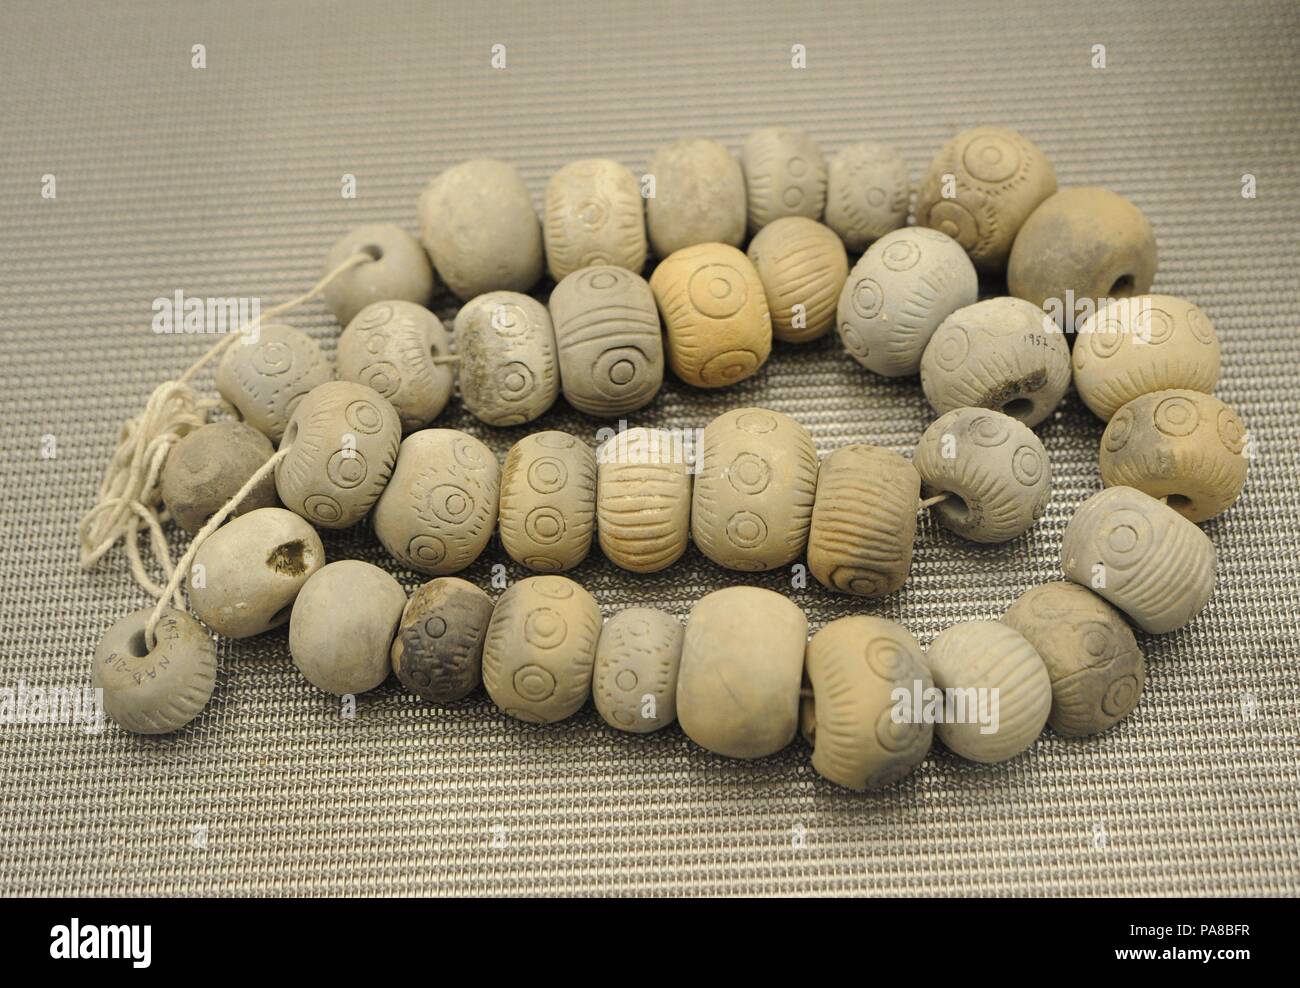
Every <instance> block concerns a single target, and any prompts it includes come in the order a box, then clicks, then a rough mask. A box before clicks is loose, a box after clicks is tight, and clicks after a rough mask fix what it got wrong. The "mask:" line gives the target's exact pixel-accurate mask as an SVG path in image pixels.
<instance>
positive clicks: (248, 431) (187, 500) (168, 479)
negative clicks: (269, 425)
mask: <svg viewBox="0 0 1300 988" xmlns="http://www.w3.org/2000/svg"><path fill="white" fill-rule="evenodd" d="M274 452H275V449H274V447H272V446H271V443H270V440H268V439H267V438H266V436H264V435H262V434H261V433H260V432H258V431H257V430H256V429H254V428H253V427H252V426H251V425H247V424H245V423H243V422H212V423H210V424H208V425H204V426H200V427H199V428H197V429H195V430H194V431H193V432H191V433H189V434H188V435H187V436H185V437H184V438H183V439H181V440H180V441H179V442H178V443H177V444H176V445H175V446H173V447H172V448H171V451H170V452H169V453H168V454H167V459H166V460H164V461H163V468H162V475H161V477H160V478H159V479H160V487H161V489H162V499H163V504H164V505H165V506H166V508H167V513H168V514H169V515H171V519H172V521H174V522H176V524H177V525H179V526H180V527H181V528H183V529H185V531H187V532H189V533H190V534H191V535H193V534H194V533H195V532H197V531H198V530H199V529H200V528H202V527H203V526H204V525H205V524H206V523H207V520H208V519H209V518H211V517H212V516H213V515H214V514H216V513H217V511H219V510H220V509H221V508H223V507H225V504H226V502H227V501H229V500H230V499H231V498H232V497H234V496H235V494H237V493H238V492H239V489H240V488H241V487H243V486H244V484H246V483H247V482H248V478H249V477H251V476H253V474H255V473H256V472H257V469H258V467H260V466H262V465H263V464H264V463H266V461H267V460H269V459H270V458H271V454H272V453H274ZM278 503H279V501H278V500H277V499H276V496H275V478H274V477H270V476H268V477H266V478H264V479H263V480H262V482H261V483H260V484H258V485H257V486H256V487H254V488H253V489H252V490H251V491H249V492H248V493H247V494H246V495H245V496H244V499H243V500H242V501H240V502H239V505H238V506H237V507H236V508H235V514H237V515H240V514H244V513H245V512H248V511H256V510H257V509H258V508H268V507H271V506H273V505H276V504H278Z"/></svg>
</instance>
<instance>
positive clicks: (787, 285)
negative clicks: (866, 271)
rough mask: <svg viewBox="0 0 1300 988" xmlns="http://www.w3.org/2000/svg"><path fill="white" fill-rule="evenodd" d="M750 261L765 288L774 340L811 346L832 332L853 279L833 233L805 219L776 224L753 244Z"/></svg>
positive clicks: (815, 222)
mask: <svg viewBox="0 0 1300 988" xmlns="http://www.w3.org/2000/svg"><path fill="white" fill-rule="evenodd" d="M749 260H750V261H751V262H752V263H753V265H754V268H755V270H756V271H758V277H759V280H760V281H761V282H762V283H763V291H764V293H765V294H766V296H767V307H768V310H769V312H770V313H771V317H772V335H773V336H775V337H776V338H777V339H778V340H785V341H786V342H788V343H807V342H808V341H809V340H815V339H817V337H819V336H822V335H823V334H824V333H825V332H826V331H827V330H828V329H830V328H831V326H832V325H833V324H834V322H835V306H836V305H837V304H838V302H839V299H840V290H841V289H842V288H843V287H844V280H845V279H846V278H847V277H848V276H849V260H848V256H847V255H846V254H845V253H844V244H843V243H841V242H840V238H839V237H838V236H836V235H835V232H834V231H833V230H831V229H830V228H829V227H825V226H822V225H821V224H820V223H818V222H817V221H816V220H810V219H807V218H806V217H803V216H785V217H782V218H781V219H779V220H773V221H772V222H771V223H769V224H767V226H765V227H763V229H762V230H760V231H759V233H758V236H756V237H755V238H754V239H753V240H752V241H751V242H750V244H749Z"/></svg>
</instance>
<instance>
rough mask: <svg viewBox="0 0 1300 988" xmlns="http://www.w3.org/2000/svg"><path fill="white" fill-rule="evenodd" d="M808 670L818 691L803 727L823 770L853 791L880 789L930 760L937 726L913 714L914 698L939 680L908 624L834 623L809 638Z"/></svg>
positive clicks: (806, 704) (807, 700)
mask: <svg viewBox="0 0 1300 988" xmlns="http://www.w3.org/2000/svg"><path fill="white" fill-rule="evenodd" d="M804 671H805V673H806V674H807V676H808V681H809V683H810V685H811V686H812V694H813V695H812V696H805V697H804V699H803V703H802V708H801V710H800V716H799V720H800V728H801V730H802V732H803V736H804V738H805V739H807V741H808V743H809V744H811V745H812V746H813V756H812V764H813V768H815V769H816V770H817V772H818V774H820V775H821V776H823V777H824V778H826V779H829V780H830V781H831V782H834V783H837V784H838V785H841V786H845V787H847V788H849V789H857V790H863V789H876V788H879V787H880V786H887V785H889V784H891V783H893V782H897V781H898V780H899V779H901V778H903V777H904V776H906V775H908V774H909V773H910V772H912V770H913V769H915V768H916V767H917V766H918V765H920V764H921V762H922V761H924V760H925V756H926V753H927V752H929V750H930V743H931V740H932V738H933V737H934V725H933V724H931V723H928V722H926V721H925V720H924V718H916V717H914V716H912V711H913V710H914V709H915V707H916V706H917V704H914V703H913V702H912V700H911V698H912V697H913V695H914V694H916V693H917V692H920V693H922V694H923V693H924V691H925V690H927V689H930V688H931V687H932V686H933V685H934V683H933V680H931V678H930V673H929V670H928V669H927V668H926V666H925V659H924V653H923V652H922V651H921V646H920V645H919V644H917V641H916V639H915V638H913V637H912V633H911V632H910V631H908V630H907V629H906V628H904V627H903V626H902V625H901V624H895V623H894V622H893V621H886V620H884V619H883V618H877V617H866V616H855V617H845V618H840V619H839V620H838V621H832V622H831V623H830V624H828V625H826V626H825V627H824V628H822V629H821V631H819V632H817V634H815V635H813V637H812V641H810V642H809V643H808V654H807V657H806V658H805V660H804ZM900 697H905V699H903V701H902V702H901V703H900Z"/></svg>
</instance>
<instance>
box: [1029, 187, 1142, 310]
mask: <svg viewBox="0 0 1300 988" xmlns="http://www.w3.org/2000/svg"><path fill="white" fill-rule="evenodd" d="M1155 276H1156V235H1155V231H1154V230H1152V229H1151V224H1150V223H1149V222H1147V218H1146V216H1145V215H1144V214H1143V212H1142V210H1140V209H1138V208H1137V206H1135V205H1133V203H1131V202H1129V201H1128V200H1127V199H1125V198H1124V197H1123V196H1120V195H1116V194H1115V193H1114V192H1111V191H1110V190H1109V189H1101V188H1097V187H1095V186H1092V187H1086V188H1078V189H1062V190H1061V191H1060V192H1058V193H1056V194H1055V195H1053V196H1049V197H1048V198H1047V199H1046V200H1044V201H1043V203H1042V205H1040V206H1039V207H1038V208H1037V209H1035V210H1034V211H1033V212H1032V213H1030V214H1029V219H1027V220H1025V225H1024V226H1022V227H1021V228H1020V233H1019V234H1017V235H1016V242H1015V245H1014V246H1013V247H1012V248H1011V257H1010V260H1009V261H1008V262H1007V288H1008V290H1010V292H1011V294H1012V295H1015V296H1018V297H1019V298H1023V299H1028V300H1029V301H1030V302H1033V303H1034V305H1038V306H1042V307H1044V308H1046V309H1048V311H1049V312H1051V313H1052V315H1053V316H1054V317H1056V320H1057V322H1058V323H1060V324H1061V325H1062V326H1064V327H1066V328H1072V327H1074V325H1075V323H1076V321H1077V318H1078V314H1079V312H1080V307H1079V305H1078V302H1079V300H1082V299H1088V300H1089V302H1088V308H1087V311H1088V312H1091V311H1092V310H1093V309H1094V308H1095V307H1096V304H1097V302H1098V301H1100V300H1102V299H1105V298H1122V297H1125V296H1129V295H1141V294H1144V293H1146V292H1148V291H1150V290H1151V282H1152V281H1153V280H1154V279H1155ZM1071 300H1073V301H1071Z"/></svg>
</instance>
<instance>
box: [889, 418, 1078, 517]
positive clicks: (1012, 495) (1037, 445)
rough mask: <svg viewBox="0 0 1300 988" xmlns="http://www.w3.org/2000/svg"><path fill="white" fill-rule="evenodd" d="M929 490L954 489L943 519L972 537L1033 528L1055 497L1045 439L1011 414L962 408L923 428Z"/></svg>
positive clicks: (920, 452) (920, 447) (919, 452)
mask: <svg viewBox="0 0 1300 988" xmlns="http://www.w3.org/2000/svg"><path fill="white" fill-rule="evenodd" d="M912 465H913V466H915V467H916V470H917V473H919V474H920V475H921V494H922V496H923V497H925V498H931V497H934V496H936V495H938V494H943V493H950V494H952V495H954V496H952V497H949V498H948V499H947V500H946V501H941V502H939V503H938V504H936V505H935V506H934V511H935V512H936V513H937V514H938V516H939V521H940V522H941V523H942V524H943V525H944V526H945V527H947V528H950V529H952V531H954V532H956V533H957V534H958V535H960V536H961V537H962V538H966V539H970V540H971V541H972V542H1006V541H1007V540H1009V539H1014V538H1015V537H1016V536H1018V535H1023V534H1024V533H1025V532H1027V531H1029V529H1030V527H1031V526H1032V525H1033V524H1034V522H1035V521H1037V520H1038V518H1039V516H1040V515H1042V513H1043V510H1044V509H1045V508H1046V507H1047V502H1048V500H1049V499H1050V498H1051V496H1052V467H1051V464H1050V463H1049V462H1048V459H1047V450H1045V449H1044V448H1043V443H1042V441H1041V440H1040V439H1039V438H1038V437H1037V436H1036V435H1034V433H1033V432H1032V431H1031V430H1030V429H1028V428H1027V427H1026V426H1025V425H1023V424H1022V423H1020V422H1018V421H1017V420H1016V419H1013V418H1012V417H1011V416H1010V415H1004V414H1002V413H1001V412H995V411H993V410H991V409H984V408H959V409H957V410H956V411H952V412H948V413H947V414H946V415H941V416H940V417H939V418H937V419H935V420H934V421H933V422H931V423H930V426H929V428H927V429H926V430H925V432H924V433H922V434H921V440H920V442H918V443H917V445H916V451H915V452H914V453H913V455H912Z"/></svg>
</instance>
